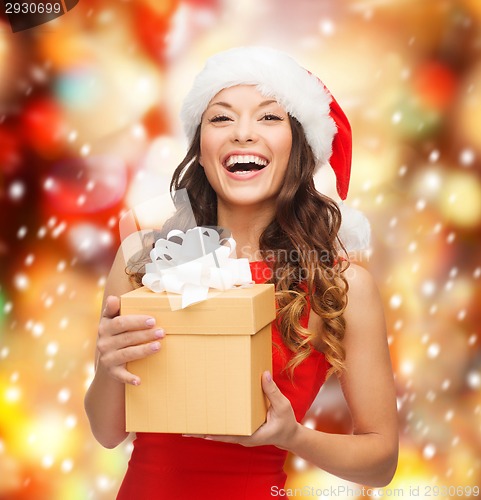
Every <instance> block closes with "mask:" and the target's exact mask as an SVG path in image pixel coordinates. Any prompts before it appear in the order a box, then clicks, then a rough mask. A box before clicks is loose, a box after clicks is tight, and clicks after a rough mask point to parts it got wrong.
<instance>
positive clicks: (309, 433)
mask: <svg viewBox="0 0 481 500" xmlns="http://www.w3.org/2000/svg"><path fill="white" fill-rule="evenodd" d="M348 273H349V276H350V277H349V278H348V282H349V292H348V300H349V302H348V306H347V309H346V311H345V313H344V314H345V318H346V333H345V337H344V346H345V349H346V362H345V366H346V371H345V373H344V374H343V375H342V377H341V378H340V381H341V386H342V389H343V392H344V395H345V398H346V402H347V404H348V407H349V410H350V413H351V417H352V423H353V433H352V434H351V435H340V434H329V433H325V432H320V431H317V430H313V429H309V428H307V427H305V426H303V425H302V424H300V423H298V422H296V420H295V417H294V412H293V410H292V406H291V404H290V402H289V400H288V399H287V398H286V397H285V396H284V395H283V394H282V393H281V392H280V390H279V389H278V388H277V386H276V384H275V383H274V382H273V381H272V378H271V377H270V374H268V373H267V372H266V373H265V374H264V376H263V377H262V385H263V389H264V392H265V394H266V396H267V398H268V399H269V401H270V403H271V405H270V408H269V410H268V414H267V422H266V423H265V424H264V425H263V426H261V427H260V428H259V429H258V430H257V431H256V432H255V433H254V434H253V435H252V436H249V437H246V438H239V437H238V436H237V437H234V436H229V437H228V436H208V438H209V439H213V440H217V441H229V442H238V443H240V444H243V445H244V446H258V445H262V444H274V445H276V446H278V447H279V448H282V449H285V450H289V451H290V452H292V453H294V454H295V455H297V456H299V457H301V458H303V459H305V460H307V461H309V462H311V463H312V464H314V465H316V466H318V467H320V468H322V469H324V470H325V471H327V472H329V473H331V474H334V475H336V476H338V477H341V478H343V479H346V480H348V481H352V482H356V483H359V484H365V485H370V486H375V487H380V486H385V485H386V484H388V483H389V482H390V481H391V479H392V477H393V475H394V472H395V470H396V465H397V456H398V427H397V409H396V396H395V388H394V382H393V375H392V368H391V363H390V357H389V350H388V346H387V339H386V328H385V322H384V314H383V308H382V304H381V299H380V297H379V294H378V291H377V288H376V286H375V284H374V281H373V279H372V278H371V276H370V274H369V273H368V272H367V271H365V270H364V269H363V268H361V267H360V266H356V265H351V266H350V268H349V270H348Z"/></svg>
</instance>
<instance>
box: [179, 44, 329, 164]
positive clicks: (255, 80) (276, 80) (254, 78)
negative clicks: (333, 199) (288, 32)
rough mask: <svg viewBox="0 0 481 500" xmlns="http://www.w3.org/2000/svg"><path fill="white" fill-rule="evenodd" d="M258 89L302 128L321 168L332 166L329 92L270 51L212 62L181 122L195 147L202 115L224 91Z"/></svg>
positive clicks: (228, 54)
mask: <svg viewBox="0 0 481 500" xmlns="http://www.w3.org/2000/svg"><path fill="white" fill-rule="evenodd" d="M236 85H256V87H257V89H258V90H259V92H260V93H261V94H262V95H264V96H265V97H273V98H275V99H276V100H277V102H278V103H279V104H280V105H281V106H282V107H283V108H284V109H285V111H286V112H287V113H289V114H290V115H291V116H293V117H294V118H296V119H297V120H298V121H299V122H300V123H301V125H302V127H303V129H304V133H305V135H306V139H307V142H308V143H309V145H310V146H311V148H312V151H313V153H314V156H315V158H316V163H317V164H318V166H320V165H323V164H325V163H327V162H328V160H329V158H330V156H331V153H332V141H333V138H334V136H335V134H336V132H337V127H336V124H335V122H334V120H333V119H332V118H331V117H330V116H329V104H330V102H331V100H332V97H331V95H330V93H329V92H328V91H327V89H326V88H325V87H324V86H323V85H322V83H321V82H319V80H318V79H317V78H316V77H315V76H314V75H312V74H310V73H309V72H308V71H306V70H305V69H304V68H302V67H301V66H299V64H298V63H297V62H296V61H295V60H294V59H292V58H291V57H290V56H288V55H287V54H285V53H284V52H280V51H278V50H275V49H272V48H269V47H239V48H235V49H231V50H227V51H225V52H220V53H219V54H216V55H214V56H212V57H210V58H209V59H208V60H207V62H206V65H205V67H204V69H203V70H202V71H201V72H200V73H199V74H198V75H197V77H196V79H195V81H194V85H193V87H192V89H191V91H190V92H189V94H187V97H186V98H185V100H184V104H183V106H182V110H181V113H180V117H181V120H182V123H183V126H184V130H185V133H186V135H187V138H188V140H189V142H192V139H193V138H194V135H195V132H196V130H197V127H198V126H199V124H200V122H201V120H202V115H203V113H204V111H205V110H206V108H207V106H208V105H209V102H210V101H211V100H212V98H213V97H214V96H215V95H216V94H217V93H218V92H220V91H221V90H222V89H225V88H228V87H234V86H236Z"/></svg>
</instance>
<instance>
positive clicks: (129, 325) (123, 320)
mask: <svg viewBox="0 0 481 500" xmlns="http://www.w3.org/2000/svg"><path fill="white" fill-rule="evenodd" d="M154 326H155V319H154V318H152V317H150V316H147V315H140V314H126V315H125V316H115V317H114V318H107V317H104V318H102V319H101V321H100V326H99V334H100V336H110V335H118V334H120V333H125V332H134V331H139V330H148V329H151V328H153V327H154Z"/></svg>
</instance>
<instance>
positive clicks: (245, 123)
mask: <svg viewBox="0 0 481 500" xmlns="http://www.w3.org/2000/svg"><path fill="white" fill-rule="evenodd" d="M232 136H233V140H234V142H238V143H247V142H255V141H256V140H257V133H256V131H255V124H254V123H253V122H252V120H251V119H249V118H247V117H246V118H241V119H239V120H238V121H237V122H236V124H235V126H234V127H233V132H232Z"/></svg>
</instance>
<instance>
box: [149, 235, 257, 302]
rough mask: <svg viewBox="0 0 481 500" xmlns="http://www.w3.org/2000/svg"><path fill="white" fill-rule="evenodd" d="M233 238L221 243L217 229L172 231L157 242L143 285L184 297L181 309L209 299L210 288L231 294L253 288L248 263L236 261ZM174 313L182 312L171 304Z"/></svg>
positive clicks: (240, 260)
mask: <svg viewBox="0 0 481 500" xmlns="http://www.w3.org/2000/svg"><path fill="white" fill-rule="evenodd" d="M235 247H236V243H235V241H234V239H233V238H223V239H220V236H219V233H218V232H217V231H216V230H215V229H211V228H207V227H195V228H193V229H189V230H187V231H186V232H185V233H184V232H182V231H179V230H173V231H170V232H169V234H168V235H167V238H166V239H164V238H160V239H158V240H157V241H156V242H155V245H154V248H153V249H152V250H151V252H150V258H151V260H152V262H151V263H148V264H146V266H145V271H146V274H145V275H144V276H143V278H142V283H143V284H144V285H145V286H146V287H147V288H149V289H150V290H152V291H153V292H156V293H160V292H163V291H166V292H170V293H176V294H181V295H182V301H181V306H180V308H182V309H183V308H185V307H187V306H189V305H191V304H194V303H196V302H200V301H202V300H205V299H207V293H208V291H209V288H215V289H217V290H222V291H223V290H228V289H229V288H233V287H234V286H244V287H245V286H252V284H253V281H252V274H251V270H250V266H249V261H248V260H247V259H235V258H232V257H231V256H232V255H235ZM171 307H172V308H173V309H178V308H179V307H177V306H175V305H174V303H173V302H171Z"/></svg>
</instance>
